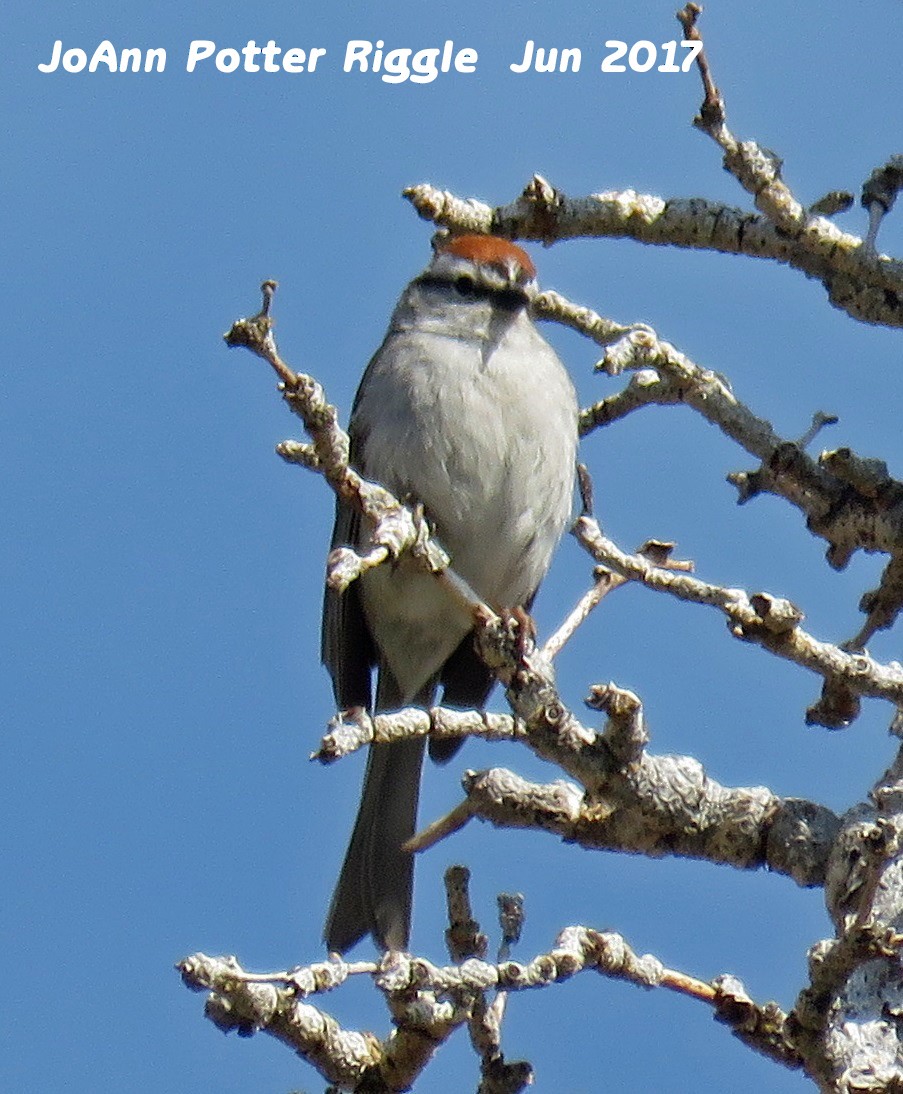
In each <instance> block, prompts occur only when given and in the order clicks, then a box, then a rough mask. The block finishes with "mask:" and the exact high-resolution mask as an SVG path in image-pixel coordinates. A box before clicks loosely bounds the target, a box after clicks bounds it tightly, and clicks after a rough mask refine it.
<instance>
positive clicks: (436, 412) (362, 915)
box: [323, 235, 577, 952]
mask: <svg viewBox="0 0 903 1094" xmlns="http://www.w3.org/2000/svg"><path fill="white" fill-rule="evenodd" d="M534 275H535V270H534V267H533V263H532V262H531V261H530V258H529V257H528V255H527V254H526V253H525V252H524V251H522V250H521V248H520V247H517V246H515V245H514V244H513V243H510V242H509V241H508V240H505V239H499V238H496V237H493V236H479V235H465V236H458V237H456V238H451V239H448V240H446V241H444V242H442V243H440V244H439V245H438V247H437V249H436V252H435V255H434V257H433V260H432V262H430V264H429V266H427V268H426V270H425V271H424V272H423V273H422V274H421V275H420V276H419V277H417V278H415V279H414V280H413V281H412V282H411V283H410V285H408V287H407V288H406V289H405V290H404V292H403V293H402V295H401V299H400V300H399V302H398V304H397V306H396V308H395V311H394V313H393V315H392V320H391V323H390V325H389V330H388V333H387V334H386V337H385V339H384V341H383V343H382V345H381V346H380V348H379V349H378V350H377V351H376V354H375V356H374V357H373V359H372V360H371V361H370V364H369V365H368V366H367V370H366V372H365V373H364V376H363V379H362V380H361V384H360V387H359V389H358V393H357V397H356V398H355V401H354V407H353V409H352V414H351V425H350V428H349V432H350V434H351V459H352V463H353V464H354V466H355V467H356V468H357V469H358V470H359V471H360V472H361V473H362V474H363V475H364V476H365V477H366V478H368V479H374V480H376V481H377V482H380V483H382V484H383V485H384V486H386V487H387V488H388V489H389V490H391V491H392V492H393V493H394V494H395V496H396V497H398V498H401V499H402V500H410V501H413V502H417V503H422V505H423V507H424V512H425V515H426V517H427V519H428V520H429V521H430V523H431V524H432V525H433V526H434V527H435V531H436V535H437V537H438V539H439V542H440V543H441V544H442V546H443V547H444V548H445V550H446V551H447V552H448V554H449V556H450V558H451V566H452V568H453V570H454V571H455V572H456V573H457V574H459V575H460V576H461V577H462V578H464V580H465V581H466V582H467V583H468V584H469V585H470V587H471V588H472V589H473V590H474V591H475V592H476V593H477V594H478V595H479V596H480V598H481V599H482V600H484V601H485V602H486V603H487V604H489V605H490V606H491V607H492V608H494V609H497V610H498V609H503V608H514V607H517V606H519V605H523V606H529V605H530V603H531V602H532V600H533V597H534V595H535V593H536V589H537V587H538V585H539V583H540V581H541V580H542V578H543V577H544V576H545V573H546V570H547V569H548V567H549V562H550V560H551V557H552V552H553V551H554V549H555V546H556V544H557V543H558V540H559V538H560V537H561V534H562V532H563V530H564V527H565V524H566V523H567V520H568V516H569V514H570V511H571V505H572V498H573V486H574V468H575V458H576V448H577V399H576V395H575V392H574V388H573V385H572V384H571V381H570V378H569V377H568V374H567V372H566V371H565V369H564V366H563V365H562V363H561V361H560V360H559V359H558V357H557V356H556V354H555V352H554V351H553V350H552V348H551V347H550V346H549V345H548V343H547V342H546V341H545V340H544V339H543V338H542V336H541V335H540V334H539V332H538V331H537V329H536V326H535V325H534V323H533V320H532V319H531V318H530V315H529V313H528V304H529V302H530V300H531V298H532V297H533V296H534V295H535V293H536V291H537V290H536V283H535V281H534ZM363 540H364V534H363V531H362V529H361V527H360V517H359V516H358V514H357V513H355V512H352V511H351V510H350V509H349V508H348V507H347V506H345V505H343V504H342V503H341V501H340V502H339V503H338V504H337V510H336V521H335V530H334V532H333V541H332V542H333V546H334V547H335V546H339V545H343V544H349V545H360V544H361V543H362V542H363ZM472 626H473V624H472V619H471V618H470V617H469V615H468V613H467V611H466V610H465V609H464V608H463V607H462V606H461V605H460V604H459V603H457V602H456V601H455V600H454V599H453V598H452V597H451V596H450V594H449V593H448V592H447V591H446V590H445V589H444V588H443V587H442V586H441V584H440V583H439V582H437V581H436V579H435V578H434V577H432V576H430V575H429V574H427V573H426V572H424V571H423V570H422V569H420V568H419V565H418V563H417V562H416V561H415V560H413V559H411V558H409V557H402V558H401V559H399V560H398V562H397V563H394V564H393V563H389V564H386V565H382V566H379V567H377V568H375V569H373V570H370V571H368V572H367V573H366V574H365V575H364V576H363V577H362V578H361V579H360V580H359V581H357V582H355V583H354V584H353V585H351V586H350V587H349V588H348V589H347V590H346V591H345V592H344V593H343V594H341V595H339V594H337V593H334V592H331V591H328V592H327V594H326V601H325V604H324V609H323V660H324V662H325V664H326V665H327V667H328V668H329V671H330V673H331V674H332V679H333V687H334V690H335V696H336V701H337V703H338V705H339V708H340V709H348V708H351V707H355V706H363V707H369V706H370V701H371V686H370V685H371V682H370V675H371V670H372V668H373V667H374V666H376V667H378V670H379V676H378V684H377V692H376V705H375V709H376V710H395V709H397V708H399V707H402V706H405V705H408V704H414V705H418V706H428V705H430V704H431V703H432V702H433V701H434V696H435V694H436V689H437V686H438V684H440V683H441V684H442V685H443V688H444V695H443V702H445V703H446V704H448V705H451V706H459V707H468V708H469V707H481V706H482V705H483V704H484V702H485V700H486V697H487V695H488V694H489V691H490V689H491V687H492V683H493V680H492V677H491V675H490V673H489V672H488V670H487V669H486V668H485V666H484V665H483V664H482V662H481V661H480V660H479V658H478V657H477V655H476V652H475V650H474V648H473V641H472V635H471V631H472ZM459 744H460V742H449V741H432V742H430V755H431V756H432V758H433V759H437V760H440V761H441V760H446V759H449V758H450V757H451V756H452V755H453V753H454V752H455V751H456V750H457V747H458V745H459ZM423 751H424V742H423V739H412V740H406V741H401V742H398V743H395V744H391V745H385V744H378V745H371V747H370V754H369V758H368V761H367V771H366V775H365V778H364V788H363V794H362V798H361V804H360V809H359V812H358V816H357V821H356V823H355V826H354V832H353V834H352V836H351V842H350V844H349V847H348V851H347V854H346V856H345V862H344V865H343V867H342V873H341V876H340V878H339V881H338V884H337V886H336V890H335V894H334V895H333V898H332V904H331V906H330V909H329V914H328V917H327V921H326V928H325V940H326V943H327V946H328V947H329V949H330V950H331V951H333V950H335V951H341V952H344V951H345V950H347V949H349V948H350V947H351V946H353V945H354V944H355V942H357V941H358V940H359V939H360V938H362V937H363V936H364V935H365V934H366V933H367V932H368V931H369V932H370V933H371V934H372V935H373V937H374V938H375V940H376V942H377V943H378V944H379V945H380V946H381V947H383V948H384V949H393V950H395V949H404V948H406V947H407V944H408V935H409V932H410V920H411V890H412V885H413V858H412V855H411V854H409V853H408V852H406V851H403V850H402V848H401V845H402V844H403V843H404V842H405V841H406V840H407V839H409V838H410V836H411V835H412V834H413V832H414V827H415V823H416V816H417V799H418V796H419V791H420V769H421V765H422V762H423Z"/></svg>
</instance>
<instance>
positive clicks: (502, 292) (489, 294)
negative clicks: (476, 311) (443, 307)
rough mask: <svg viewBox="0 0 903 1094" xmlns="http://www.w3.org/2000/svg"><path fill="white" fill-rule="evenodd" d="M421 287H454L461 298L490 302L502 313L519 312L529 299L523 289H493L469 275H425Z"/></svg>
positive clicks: (421, 278) (419, 282)
mask: <svg viewBox="0 0 903 1094" xmlns="http://www.w3.org/2000/svg"><path fill="white" fill-rule="evenodd" d="M417 283H418V284H420V285H436V286H439V285H442V286H448V285H453V286H454V288H455V291H456V292H457V293H458V295H459V296H461V297H463V298H466V299H468V300H489V301H491V302H492V303H493V304H494V305H495V306H496V307H497V308H501V310H502V311H512V312H513V311H517V310H518V309H519V308H523V307H526V305H527V302H528V298H527V294H526V292H524V290H523V289H491V288H489V287H488V286H486V285H480V284H478V283H477V282H476V281H474V279H473V278H472V277H470V276H469V275H468V274H459V275H458V276H457V277H437V276H436V275H435V274H424V275H423V276H422V277H419V278H418V279H417Z"/></svg>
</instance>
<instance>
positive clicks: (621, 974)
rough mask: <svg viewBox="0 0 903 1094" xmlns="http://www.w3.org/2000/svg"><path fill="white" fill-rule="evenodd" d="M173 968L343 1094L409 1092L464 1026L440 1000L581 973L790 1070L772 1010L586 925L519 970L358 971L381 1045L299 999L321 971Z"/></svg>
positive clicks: (475, 965)
mask: <svg viewBox="0 0 903 1094" xmlns="http://www.w3.org/2000/svg"><path fill="white" fill-rule="evenodd" d="M328 965H330V966H333V968H332V969H331V970H330V971H329V976H328V977H327V979H328V980H333V979H335V978H339V979H344V978H346V977H347V975H349V973H348V972H347V971H345V970H344V968H343V966H344V962H342V961H341V960H338V959H335V960H333V961H330V962H329V963H328ZM177 968H178V969H179V971H180V972H181V974H182V978H183V980H184V981H185V983H186V985H187V986H188V987H190V988H192V989H193V990H196V991H201V990H204V989H207V990H209V991H211V992H212V995H211V997H210V1001H209V1002H208V1010H207V1013H208V1017H210V1018H211V1019H212V1020H214V1021H216V1022H217V1024H218V1025H220V1027H221V1028H229V1027H230V1025H231V1028H236V1027H237V1028H240V1029H241V1031H242V1032H243V1033H245V1034H246V1035H250V1034H252V1033H255V1032H258V1031H260V1032H266V1033H268V1034H270V1035H272V1036H275V1037H277V1038H278V1039H279V1040H282V1041H284V1042H286V1043H287V1044H289V1045H290V1046H291V1047H292V1048H293V1049H294V1050H295V1051H296V1052H297V1053H298V1054H299V1055H301V1056H303V1057H304V1058H305V1059H306V1060H307V1061H308V1062H309V1063H311V1064H312V1065H313V1066H314V1067H316V1068H317V1070H318V1071H319V1072H320V1074H321V1075H323V1076H324V1077H325V1078H326V1079H327V1080H329V1081H330V1082H332V1083H334V1084H335V1085H337V1086H339V1087H341V1088H342V1089H345V1090H351V1089H357V1088H358V1085H359V1084H360V1083H361V1081H362V1080H363V1079H364V1077H365V1076H367V1078H368V1080H369V1082H370V1083H374V1082H377V1083H382V1084H383V1085H378V1086H368V1089H376V1090H382V1089H387V1090H403V1089H408V1085H409V1084H410V1082H412V1081H413V1079H414V1078H415V1077H416V1075H417V1074H418V1073H419V1071H420V1070H422V1067H423V1066H424V1064H425V1062H426V1061H427V1060H428V1058H429V1056H431V1055H432V1053H433V1052H435V1049H436V1048H437V1047H438V1044H439V1043H440V1042H441V1041H442V1040H445V1039H446V1038H447V1037H448V1036H449V1034H450V1033H451V1032H452V1031H453V1029H454V1028H456V1027H457V1026H458V1025H460V1024H461V1022H462V1021H464V1020H467V1010H466V1008H461V1007H460V1006H459V1005H458V1004H457V1003H456V1002H451V1003H447V1002H443V1000H461V999H467V998H470V999H471V1000H474V999H482V998H483V993H484V992H485V991H486V990H489V989H492V988H495V989H498V990H499V991H504V992H512V991H525V990H532V989H537V988H549V987H552V986H553V985H554V984H556V983H558V982H561V981H564V980H569V979H570V978H571V977H573V976H576V975H577V974H578V973H581V972H584V971H595V972H598V973H600V974H601V975H603V976H607V977H611V978H613V979H618V980H627V981H629V982H630V983H633V984H636V985H637V986H639V987H644V988H655V987H660V988H665V989H666V990H669V991H674V992H677V993H678V994H681V995H685V996H687V997H688V998H691V999H695V1000H697V1001H699V1002H703V1003H706V1004H708V1005H710V1006H712V1007H713V1008H714V1009H715V1011H716V1014H717V1015H718V1017H719V1018H720V1020H722V1021H723V1022H725V1023H726V1024H728V1025H730V1026H731V1027H732V1028H734V1029H735V1031H736V1032H737V1033H738V1034H739V1035H740V1036H742V1037H743V1038H744V1040H747V1041H749V1042H751V1043H754V1044H755V1047H756V1048H757V1049H758V1050H759V1051H761V1052H765V1053H766V1054H767V1055H769V1056H771V1057H772V1058H773V1059H776V1060H778V1061H779V1062H781V1063H783V1064H786V1065H788V1066H799V1062H798V1059H797V1058H796V1057H795V1056H794V1053H793V1051H792V1049H791V1048H790V1046H789V1045H788V1044H786V1043H782V1042H781V1041H780V1040H779V1039H778V1038H776V1036H775V1029H780V1028H781V1024H782V1023H781V1019H782V1018H783V1016H782V1015H781V1013H780V1011H778V1010H777V1008H776V1007H775V1006H774V1004H768V1005H767V1006H766V1007H764V1008H757V1007H756V1006H755V1004H753V1003H752V1002H751V1001H750V1000H749V999H748V997H747V996H746V995H745V992H744V991H743V988H742V985H741V984H739V982H738V981H735V980H733V979H732V978H721V979H720V980H716V981H714V982H712V983H706V982H705V981H703V980H698V979H696V978H695V977H693V976H689V975H687V974H686V973H683V972H678V971H676V970H673V969H669V968H666V967H665V966H664V965H663V964H662V963H661V961H659V960H658V959H657V958H655V957H653V956H652V955H651V954H645V955H642V956H640V955H638V954H636V953H635V952H634V951H633V950H632V949H631V948H630V946H629V945H628V944H627V942H626V941H625V940H624V939H623V938H622V937H621V936H620V935H618V934H615V933H614V932H611V931H605V932H602V931H594V930H590V929H588V928H586V927H568V928H566V929H565V930H564V931H562V932H561V934H560V935H559V936H558V939H557V941H556V945H555V947H554V948H553V949H552V950H550V951H548V952H547V953H543V954H539V955H537V956H536V957H534V958H533V959H532V960H531V961H529V962H528V963H526V964H521V963H518V962H515V961H504V962H500V963H499V964H497V965H492V964H489V963H488V962H485V961H479V960H476V959H471V960H468V961H465V962H464V963H463V964H461V965H456V966H445V967H442V966H436V965H433V964H431V963H430V962H428V961H426V960H424V959H422V958H410V957H406V956H405V955H402V954H394V955H392V956H391V960H387V961H386V962H383V963H382V964H381V965H379V966H371V967H370V968H369V969H363V968H359V969H358V970H357V971H361V972H363V971H367V972H369V973H370V975H372V976H374V978H375V981H376V983H377V985H378V986H379V987H380V989H381V990H382V991H383V992H384V993H385V995H386V997H387V1000H388V1002H389V1004H390V1007H391V1008H392V1011H393V1015H394V1016H395V1020H396V1022H397V1023H398V1028H397V1029H396V1031H395V1033H393V1034H392V1035H391V1036H390V1037H389V1038H388V1039H387V1041H385V1042H380V1041H378V1040H377V1039H376V1038H375V1037H374V1036H373V1035H372V1034H361V1033H356V1032H353V1031H348V1030H343V1029H342V1028H341V1027H340V1026H339V1024H338V1023H337V1022H336V1021H335V1020H334V1019H332V1018H331V1017H329V1016H328V1015H326V1014H324V1013H323V1012H322V1011H320V1010H318V1009H317V1008H316V1007H313V1006H311V1005H310V1004H308V1003H305V1002H303V999H304V996H305V995H307V994H309V993H310V991H322V990H325V989H324V987H323V986H321V980H322V978H323V970H324V965H323V964H320V965H312V966H307V967H301V968H298V969H294V970H290V971H288V972H279V973H271V974H260V973H246V972H245V971H244V970H243V969H242V968H241V966H240V965H239V964H238V962H237V961H236V960H235V958H232V957H228V958H216V957H208V956H207V955H205V954H194V955H192V956H191V957H188V958H185V959H184V960H182V961H180V962H179V963H178V965H177ZM415 1015H417V1020H416V1022H414V1021H413V1019H414V1016H415ZM239 1016H240V1017H239ZM406 1019H408V1020H410V1024H409V1025H406V1024H405V1020H406ZM510 1066H514V1067H516V1066H518V1065H510ZM404 1083H407V1084H408V1085H403V1084H404Z"/></svg>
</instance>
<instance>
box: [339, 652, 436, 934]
mask: <svg viewBox="0 0 903 1094" xmlns="http://www.w3.org/2000/svg"><path fill="white" fill-rule="evenodd" d="M388 675H389V674H388V673H386V672H385V670H383V671H382V672H381V673H380V681H379V688H378V698H377V704H376V706H377V709H378V710H386V709H395V708H397V706H398V705H399V702H400V701H399V699H398V698H397V697H396V696H391V695H389V694H387V693H388V692H390V691H394V690H395V689H394V688H393V687H392V683H394V682H392V681H387V680H386V677H387V676H388ZM433 691H434V688H433V687H432V686H430V688H429V689H428V691H427V689H424V692H422V693H421V695H419V696H417V698H416V699H415V700H414V701H415V702H417V703H421V704H422V703H425V704H427V705H428V704H429V703H430V702H431V699H432V694H433ZM425 743H426V742H425V740H424V738H422V737H420V738H416V739H413V740H407V741H397V742H395V743H393V744H389V745H386V744H381V745H371V746H370V754H369V756H368V759H367V770H366V773H365V775H364V788H363V792H362V794H361V804H360V808H359V809H358V814H357V820H356V821H355V824H354V831H353V832H352V834H351V842H350V843H349V844H348V850H347V852H346V853H345V861H344V863H343V865H342V872H341V874H340V875H339V880H338V883H337V884H336V888H335V892H334V893H333V897H332V903H331V904H330V906H329V914H328V915H327V917H326V927H325V929H324V932H323V936H324V938H325V940H326V945H327V947H328V949H329V950H330V952H333V951H336V952H338V953H344V952H345V951H346V950H350V949H351V947H352V946H353V945H354V944H355V943H356V942H358V941H359V940H360V939H361V938H363V937H364V935H365V934H367V933H368V932H369V933H370V934H372V935H373V937H374V939H375V940H376V942H377V944H378V945H379V946H380V947H382V949H384V950H406V949H407V947H408V940H409V937H410V933H411V902H412V893H413V888H414V856H413V855H412V854H411V853H410V852H408V851H403V850H402V849H401V845H402V844H403V843H404V842H405V841H406V840H408V839H410V837H411V836H412V835H413V834H414V830H415V826H416V824H417V802H418V799H419V797H420V769H421V767H422V766H423V753H424V746H425Z"/></svg>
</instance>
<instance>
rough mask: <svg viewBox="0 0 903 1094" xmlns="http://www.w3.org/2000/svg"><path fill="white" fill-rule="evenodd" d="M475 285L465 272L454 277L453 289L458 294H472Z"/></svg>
mask: <svg viewBox="0 0 903 1094" xmlns="http://www.w3.org/2000/svg"><path fill="white" fill-rule="evenodd" d="M475 287H476V286H475V285H474V283H473V278H472V277H470V276H468V275H467V274H461V276H460V277H456V278H455V289H456V290H457V292H458V295H459V296H473V294H474V289H475Z"/></svg>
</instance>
